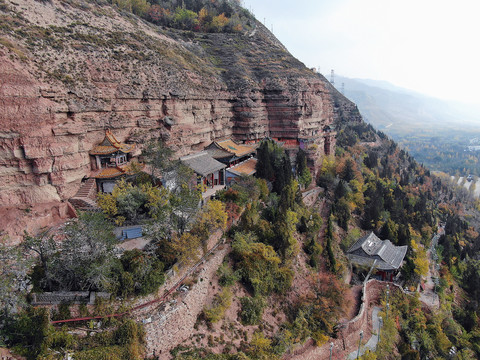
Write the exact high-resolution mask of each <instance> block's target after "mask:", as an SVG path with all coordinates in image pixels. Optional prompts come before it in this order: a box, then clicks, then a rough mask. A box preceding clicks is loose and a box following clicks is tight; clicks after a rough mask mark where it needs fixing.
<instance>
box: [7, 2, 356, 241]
mask: <svg viewBox="0 0 480 360" xmlns="http://www.w3.org/2000/svg"><path fill="white" fill-rule="evenodd" d="M0 24H1V26H0V104H1V106H0V124H1V129H0V180H1V182H0V205H1V206H0V216H1V217H0V229H3V230H4V231H6V232H7V233H8V234H9V235H10V240H11V242H18V241H20V239H21V237H20V236H21V234H22V233H23V230H24V229H27V230H28V231H31V232H34V231H36V229H38V228H39V227H41V226H46V225H51V224H53V223H55V222H56V221H60V220H61V219H63V218H65V217H67V216H68V208H67V203H66V202H65V201H66V200H67V199H68V198H70V197H71V196H73V195H74V194H75V192H76V191H77V190H78V188H79V184H80V181H81V179H82V177H84V176H85V175H88V174H89V171H90V159H89V155H88V151H89V150H90V149H91V148H92V147H93V146H94V145H95V144H96V143H98V142H99V141H100V140H101V139H102V138H103V136H104V130H105V129H106V128H110V129H112V130H113V132H114V133H115V135H116V137H117V138H119V139H120V140H122V141H134V142H137V143H139V144H140V145H141V144H142V143H143V142H144V141H145V140H146V139H148V138H151V137H158V136H161V137H163V138H164V139H165V140H167V142H168V143H169V144H170V146H172V148H173V149H175V150H176V152H177V153H178V155H179V156H180V155H185V154H187V153H190V152H193V151H196V150H199V149H202V148H203V147H204V146H205V145H208V144H209V143H210V142H211V141H213V140H215V139H218V138H223V137H233V138H236V139H237V140H241V141H252V140H257V139H261V138H263V137H265V136H271V137H275V138H281V139H284V140H292V141H297V140H298V138H305V139H307V138H308V139H309V141H313V143H315V144H316V145H317V146H313V147H311V149H312V150H311V154H310V155H311V157H312V158H321V155H322V154H323V152H324V139H325V135H328V134H325V133H324V129H325V126H327V125H331V124H332V123H333V122H334V120H339V119H340V118H341V117H342V116H358V114H357V113H356V112H355V106H354V105H353V104H351V103H350V102H348V101H347V100H345V99H344V98H342V97H341V95H339V94H338V93H337V92H336V91H335V90H334V89H333V87H332V86H330V84H329V83H328V82H327V81H326V80H325V79H324V78H323V77H322V76H319V75H317V74H314V73H313V72H311V71H310V70H308V69H306V68H305V66H304V65H303V64H302V63H300V62H299V61H298V60H296V59H295V58H293V57H292V56H291V55H290V54H289V53H288V52H287V51H286V50H285V49H284V47H283V46H282V45H281V44H280V43H279V42H278V41H277V40H276V39H275V38H274V37H273V36H272V35H271V34H270V33H269V32H268V30H266V29H265V28H264V27H263V26H262V25H261V24H260V23H257V27H256V30H255V31H253V32H250V33H244V34H192V33H190V32H188V33H187V32H182V31H179V30H171V29H161V28H158V27H155V26H152V25H149V24H147V23H146V22H144V21H142V20H140V19H138V18H135V17H134V16H132V15H129V16H127V15H120V14H119V13H118V12H116V10H115V9H114V8H111V7H108V6H105V7H98V6H94V5H92V4H89V3H88V2H86V1H83V0H75V1H69V2H68V3H67V2H63V1H59V0H52V1H51V2H39V1H33V0H16V1H15V2H13V1H10V0H2V1H0ZM345 114H347V115H345ZM352 114H353V115H352ZM166 116H168V117H170V118H171V119H172V120H173V121H174V124H173V125H169V124H167V123H166V122H165V121H164V119H165V117H166Z"/></svg>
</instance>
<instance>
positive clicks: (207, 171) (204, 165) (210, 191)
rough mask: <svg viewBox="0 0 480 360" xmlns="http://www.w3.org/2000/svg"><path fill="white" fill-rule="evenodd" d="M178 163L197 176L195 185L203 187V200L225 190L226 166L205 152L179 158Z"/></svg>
mask: <svg viewBox="0 0 480 360" xmlns="http://www.w3.org/2000/svg"><path fill="white" fill-rule="evenodd" d="M180 161H181V162H182V163H183V164H185V165H186V166H188V167H189V168H190V169H192V170H193V171H194V172H195V174H197V184H202V185H203V189H202V197H203V199H207V198H210V197H211V196H212V195H214V194H215V193H216V192H217V191H218V190H221V189H223V188H225V168H226V165H225V164H223V163H221V162H219V161H217V160H215V159H214V158H212V157H211V156H210V154H208V153H207V152H206V151H202V152H199V153H196V154H192V155H187V156H184V157H181V158H180Z"/></svg>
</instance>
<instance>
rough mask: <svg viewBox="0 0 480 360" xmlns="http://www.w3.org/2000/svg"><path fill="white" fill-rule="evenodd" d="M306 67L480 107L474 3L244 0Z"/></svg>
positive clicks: (479, 32)
mask: <svg viewBox="0 0 480 360" xmlns="http://www.w3.org/2000/svg"><path fill="white" fill-rule="evenodd" d="M243 4H244V6H245V7H246V8H247V9H250V8H251V9H252V11H253V13H254V14H255V16H256V17H257V19H258V20H260V21H262V22H263V21H264V18H266V22H265V24H266V26H267V27H268V28H269V29H271V28H272V26H273V32H274V34H275V35H276V36H277V38H278V39H279V40H280V41H281V42H282V43H283V44H284V45H285V46H286V47H287V48H288V50H289V51H290V52H291V53H292V54H293V55H294V56H295V57H297V58H298V59H299V60H301V61H302V62H304V63H305V65H307V66H308V67H317V68H318V66H320V71H321V73H322V74H324V75H326V76H327V78H328V79H329V78H330V70H331V69H334V70H335V73H336V74H339V75H344V76H347V77H354V78H369V79H375V80H386V81H389V82H391V83H393V84H395V85H398V86H402V87H405V88H408V89H412V90H416V91H419V92H421V93H424V94H428V95H432V96H435V97H439V98H446V99H453V100H461V101H462V100H463V101H465V102H475V103H480V91H479V88H480V70H479V69H480V43H479V36H480V1H478V0H448V1H447V0H244V1H243Z"/></svg>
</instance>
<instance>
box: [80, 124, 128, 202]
mask: <svg viewBox="0 0 480 360" xmlns="http://www.w3.org/2000/svg"><path fill="white" fill-rule="evenodd" d="M134 150H135V144H125V143H121V142H120V141H118V140H117V139H116V138H115V136H114V135H113V134H112V132H111V131H110V130H106V131H105V138H104V139H103V141H102V142H101V143H100V144H98V145H97V146H95V147H94V148H93V149H92V150H90V155H91V156H92V158H91V159H92V161H91V165H92V170H93V174H92V176H91V177H92V178H95V179H96V182H97V190H98V191H102V192H106V193H111V192H112V190H113V187H114V186H115V182H116V181H117V180H118V179H120V178H121V177H125V176H131V175H133V174H134V173H133V171H132V169H131V163H130V160H131V159H132V153H133V151H134Z"/></svg>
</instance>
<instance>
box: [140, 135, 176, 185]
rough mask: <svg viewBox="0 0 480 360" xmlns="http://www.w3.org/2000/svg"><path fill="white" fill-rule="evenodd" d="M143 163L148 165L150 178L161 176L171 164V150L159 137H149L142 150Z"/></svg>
mask: <svg viewBox="0 0 480 360" xmlns="http://www.w3.org/2000/svg"><path fill="white" fill-rule="evenodd" d="M142 155H143V157H144V159H145V163H146V164H147V165H148V166H149V167H150V174H151V176H152V178H157V179H158V178H161V177H162V175H163V171H164V170H166V169H169V168H170V166H171V158H172V156H173V150H172V149H170V148H169V147H167V146H166V145H165V143H164V142H163V141H162V140H161V139H157V140H155V139H151V140H150V141H149V142H148V143H147V145H146V147H145V149H143V151H142Z"/></svg>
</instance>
